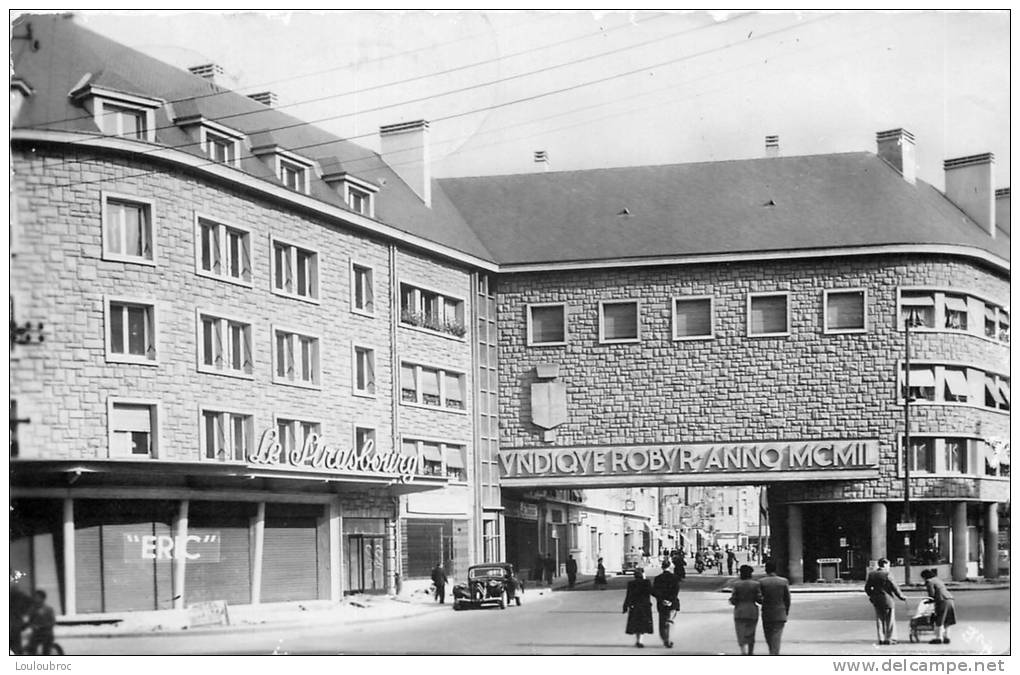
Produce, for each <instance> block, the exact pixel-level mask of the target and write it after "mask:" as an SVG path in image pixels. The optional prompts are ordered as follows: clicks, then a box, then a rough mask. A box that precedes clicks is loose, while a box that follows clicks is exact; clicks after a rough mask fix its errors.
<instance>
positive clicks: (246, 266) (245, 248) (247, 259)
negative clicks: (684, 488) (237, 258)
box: [237, 234, 251, 281]
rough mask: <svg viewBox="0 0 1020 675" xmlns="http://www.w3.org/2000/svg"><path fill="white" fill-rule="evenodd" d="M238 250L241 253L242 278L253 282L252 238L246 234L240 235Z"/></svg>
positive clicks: (238, 236)
mask: <svg viewBox="0 0 1020 675" xmlns="http://www.w3.org/2000/svg"><path fill="white" fill-rule="evenodd" d="M237 238H238V240H239V241H238V248H239V249H240V252H241V278H242V279H244V280H245V281H251V248H250V242H249V239H250V237H249V236H248V235H246V234H238V235H237Z"/></svg>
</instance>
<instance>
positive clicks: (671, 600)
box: [652, 558, 680, 648]
mask: <svg viewBox="0 0 1020 675" xmlns="http://www.w3.org/2000/svg"><path fill="white" fill-rule="evenodd" d="M679 593H680V581H679V580H678V579H677V578H676V575H675V574H673V573H672V572H670V571H669V559H668V558H667V559H665V560H663V561H662V572H661V573H660V574H659V575H658V576H657V577H655V579H654V580H653V581H652V595H654V596H655V608H656V609H657V610H658V612H659V637H660V638H662V646H663V647H667V648H669V647H672V646H673V643H672V642H671V641H670V639H669V627H670V626H671V625H672V623H673V616H674V615H675V614H676V611H677V609H679V607H680V600H679V598H678V597H677V596H678V595H679Z"/></svg>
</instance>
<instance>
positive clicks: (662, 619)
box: [659, 608, 673, 645]
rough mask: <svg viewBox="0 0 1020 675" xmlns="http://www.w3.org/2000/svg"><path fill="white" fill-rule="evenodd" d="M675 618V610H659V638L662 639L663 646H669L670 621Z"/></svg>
mask: <svg viewBox="0 0 1020 675" xmlns="http://www.w3.org/2000/svg"><path fill="white" fill-rule="evenodd" d="M672 618H673V610H672V609H668V608H660V609H659V637H660V638H662V644H664V645H668V644H669V628H670V623H669V621H670V619H672Z"/></svg>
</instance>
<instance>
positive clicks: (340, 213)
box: [11, 129, 498, 272]
mask: <svg viewBox="0 0 1020 675" xmlns="http://www.w3.org/2000/svg"><path fill="white" fill-rule="evenodd" d="M11 141H12V142H13V141H28V142H32V141H34V142H39V143H57V144H64V145H77V146H83V147H89V148H98V149H104V150H113V151H117V152H124V153H128V154H134V155H142V156H143V157H146V158H151V159H153V160H158V161H161V162H169V163H172V164H176V165H178V166H182V167H186V168H188V169H191V170H193V171H196V172H198V173H201V174H204V175H206V176H209V177H212V178H215V179H217V180H220V181H226V182H229V183H233V184H235V185H238V186H240V187H243V188H245V189H247V190H250V191H254V192H257V193H259V194H261V195H263V196H265V197H269V198H271V199H274V200H276V201H279V202H284V203H287V204H292V205H294V206H298V207H300V208H302V209H304V210H307V211H312V212H314V213H317V214H318V215H321V216H323V217H326V218H329V219H332V220H339V221H342V222H343V224H344V225H346V226H348V227H353V228H355V229H358V230H362V231H365V232H369V233H371V234H373V235H376V236H379V237H383V238H384V239H386V240H388V241H391V242H397V243H403V244H406V245H407V246H409V247H413V248H418V249H424V250H427V251H429V252H430V253H432V254H434V255H436V256H438V257H441V258H444V259H446V260H450V261H453V262H457V263H461V264H463V265H467V266H471V267H477V268H480V269H483V270H486V271H489V272H496V271H498V266H497V265H496V264H495V263H494V262H492V261H490V260H485V259H482V258H479V257H477V256H473V255H470V254H468V253H464V252H462V251H458V250H456V249H453V248H450V247H448V246H445V245H443V244H439V243H436V242H434V241H432V240H430V239H425V238H424V237H419V236H416V235H413V234H409V233H407V232H404V231H402V230H399V229H397V228H395V227H392V226H389V225H386V224H384V223H381V222H379V221H378V220H375V219H373V218H369V217H367V216H363V215H361V214H357V213H353V212H351V211H348V210H346V209H343V208H340V207H339V206H333V205H331V204H326V203H325V202H322V201H319V200H318V199H315V198H314V197H310V196H308V195H303V194H300V193H297V192H294V191H293V190H290V189H288V188H286V187H283V186H282V185H274V184H272V183H270V182H268V181H264V180H261V179H259V178H256V177H254V176H252V175H250V174H247V173H245V172H243V171H241V170H239V169H235V168H233V167H231V166H228V165H225V164H219V163H215V162H210V161H209V159H208V158H207V157H199V156H196V155H191V154H188V153H186V152H181V151H180V150H174V149H172V148H166V147H163V146H160V145H156V144H151V143H145V142H141V141H136V140H131V139H127V138H121V137H119V136H97V135H96V134H82V133H78V132H69V131H54V130H47V129H14V130H12V131H11Z"/></svg>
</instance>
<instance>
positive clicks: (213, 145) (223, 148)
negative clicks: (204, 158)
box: [205, 131, 237, 165]
mask: <svg viewBox="0 0 1020 675" xmlns="http://www.w3.org/2000/svg"><path fill="white" fill-rule="evenodd" d="M205 151H206V152H207V153H209V157H210V158H211V159H212V160H213V161H214V162H220V163H221V164H231V165H233V164H235V163H236V160H237V141H235V140H234V139H232V138H229V137H227V136H221V135H220V134H214V133H212V132H211V131H206V132H205Z"/></svg>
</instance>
